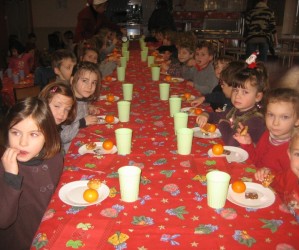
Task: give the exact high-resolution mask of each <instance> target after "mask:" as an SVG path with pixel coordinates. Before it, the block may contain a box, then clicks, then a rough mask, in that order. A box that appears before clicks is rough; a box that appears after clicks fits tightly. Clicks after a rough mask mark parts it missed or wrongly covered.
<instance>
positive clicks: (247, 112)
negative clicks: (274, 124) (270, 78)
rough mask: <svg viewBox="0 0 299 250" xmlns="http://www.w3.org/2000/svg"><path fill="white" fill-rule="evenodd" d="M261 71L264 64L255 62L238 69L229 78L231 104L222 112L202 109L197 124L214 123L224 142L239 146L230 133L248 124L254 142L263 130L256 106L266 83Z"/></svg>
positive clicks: (262, 119)
mask: <svg viewBox="0 0 299 250" xmlns="http://www.w3.org/2000/svg"><path fill="white" fill-rule="evenodd" d="M258 66H259V68H258ZM265 71H266V68H265V67H264V66H263V65H262V64H259V65H257V67H256V68H254V69H250V68H245V69H243V70H241V71H240V72H238V73H237V74H236V75H235V77H234V79H233V80H232V87H233V90H232V96H231V101H232V104H233V108H231V109H230V110H227V111H225V112H212V113H207V112H204V113H202V114H201V115H199V116H198V117H197V119H196V122H197V124H198V126H199V127H203V126H204V125H205V124H206V123H207V122H209V123H215V124H218V125H217V126H218V129H219V130H220V132H221V134H222V139H223V141H224V143H225V145H227V146H239V143H238V141H237V140H235V137H233V135H234V134H235V133H236V132H237V129H238V127H239V126H240V123H242V124H243V125H244V126H248V131H249V133H250V135H251V137H252V141H253V142H254V143H257V142H258V140H259V138H260V137H261V135H262V133H263V132H264V130H265V122H264V118H263V115H262V114H261V113H260V111H259V108H258V106H257V104H258V103H259V102H260V101H261V100H262V98H263V93H264V91H265V90H266V88H267V87H268V85H267V79H266V78H265V77H264V76H265Z"/></svg>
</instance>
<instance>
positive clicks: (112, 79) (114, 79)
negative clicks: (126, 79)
mask: <svg viewBox="0 0 299 250" xmlns="http://www.w3.org/2000/svg"><path fill="white" fill-rule="evenodd" d="M104 81H105V82H115V81H116V78H115V77H112V78H111V81H107V80H106V79H105V77H104Z"/></svg>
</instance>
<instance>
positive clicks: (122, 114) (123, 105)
mask: <svg viewBox="0 0 299 250" xmlns="http://www.w3.org/2000/svg"><path fill="white" fill-rule="evenodd" d="M130 108H131V102H128V101H118V102H117V110H118V119H119V121H120V122H128V121H130Z"/></svg>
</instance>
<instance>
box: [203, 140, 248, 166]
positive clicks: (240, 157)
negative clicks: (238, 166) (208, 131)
mask: <svg viewBox="0 0 299 250" xmlns="http://www.w3.org/2000/svg"><path fill="white" fill-rule="evenodd" d="M208 155H209V156H210V157H226V160H227V161H228V162H244V161H246V160H247V159H248V153H247V151H245V150H244V149H242V148H239V147H233V146H222V145H221V144H214V145H213V147H212V148H210V149H209V151H208Z"/></svg>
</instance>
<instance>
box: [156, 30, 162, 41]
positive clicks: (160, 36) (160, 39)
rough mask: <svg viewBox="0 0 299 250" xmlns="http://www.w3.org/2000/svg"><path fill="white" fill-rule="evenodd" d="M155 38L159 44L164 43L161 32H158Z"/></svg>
mask: <svg viewBox="0 0 299 250" xmlns="http://www.w3.org/2000/svg"><path fill="white" fill-rule="evenodd" d="M155 38H156V39H157V41H158V42H162V41H163V38H164V36H163V34H162V33H161V32H156V33H155Z"/></svg>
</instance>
